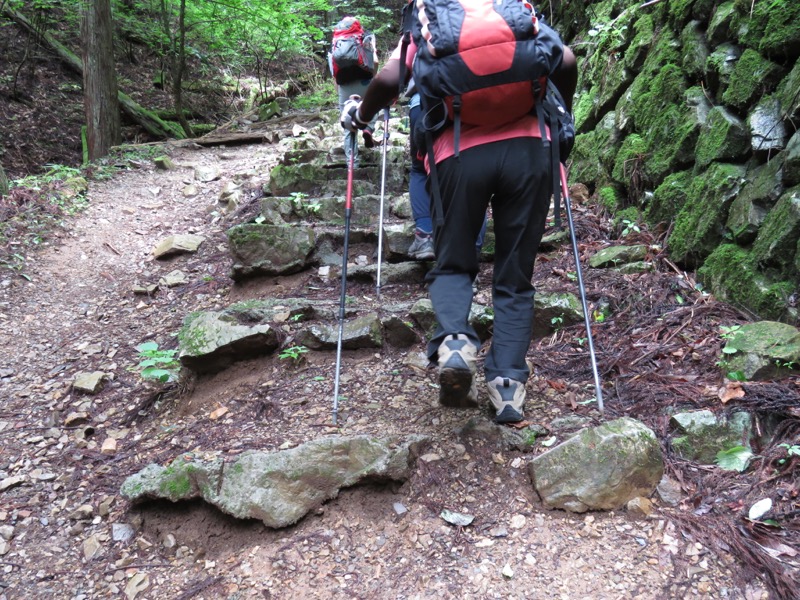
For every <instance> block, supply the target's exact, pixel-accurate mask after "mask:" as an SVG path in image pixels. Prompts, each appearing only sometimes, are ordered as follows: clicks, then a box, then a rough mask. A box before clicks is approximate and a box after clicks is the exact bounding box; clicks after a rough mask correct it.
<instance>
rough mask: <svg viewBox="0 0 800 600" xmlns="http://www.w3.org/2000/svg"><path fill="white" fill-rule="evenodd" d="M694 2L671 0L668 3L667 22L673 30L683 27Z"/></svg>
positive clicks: (693, 0)
mask: <svg viewBox="0 0 800 600" xmlns="http://www.w3.org/2000/svg"><path fill="white" fill-rule="evenodd" d="M694 2H695V0H671V1H670V2H668V5H669V6H668V15H669V21H670V23H671V24H672V25H673V29H675V28H677V27H679V26H683V24H684V23H686V21H688V20H689V17H690V16H691V14H692V5H693V4H694Z"/></svg>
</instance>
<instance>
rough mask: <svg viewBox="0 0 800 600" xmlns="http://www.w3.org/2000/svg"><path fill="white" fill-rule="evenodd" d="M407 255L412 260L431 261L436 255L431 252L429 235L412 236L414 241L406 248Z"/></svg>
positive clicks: (431, 245)
mask: <svg viewBox="0 0 800 600" xmlns="http://www.w3.org/2000/svg"><path fill="white" fill-rule="evenodd" d="M408 255H409V256H410V257H411V258H413V259H414V260H433V259H434V258H436V254H434V252H433V236H432V235H431V234H429V233H427V234H425V233H423V234H420V233H415V234H414V241H413V242H412V243H411V246H409V247H408Z"/></svg>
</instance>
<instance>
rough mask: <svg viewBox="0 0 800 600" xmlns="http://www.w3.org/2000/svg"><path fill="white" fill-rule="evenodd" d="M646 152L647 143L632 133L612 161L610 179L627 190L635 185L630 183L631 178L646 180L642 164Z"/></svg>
mask: <svg viewBox="0 0 800 600" xmlns="http://www.w3.org/2000/svg"><path fill="white" fill-rule="evenodd" d="M647 151H648V143H647V141H646V140H645V139H644V138H643V137H642V136H640V135H638V134H636V133H634V134H632V135H629V136H628V137H626V138H625V141H624V142H622V147H621V148H620V149H619V152H617V157H616V159H615V160H614V169H613V170H612V172H611V177H612V179H613V180H614V181H615V182H617V183H620V184H622V185H623V186H625V187H626V188H628V189H630V188H631V186H632V185H635V183H632V181H631V180H632V179H633V178H636V179H637V180H639V179H646V174H645V173H644V162H645V159H646V158H647Z"/></svg>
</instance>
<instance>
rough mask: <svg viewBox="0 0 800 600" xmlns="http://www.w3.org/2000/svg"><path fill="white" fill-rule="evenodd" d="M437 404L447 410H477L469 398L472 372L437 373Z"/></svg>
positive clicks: (449, 371) (449, 370)
mask: <svg viewBox="0 0 800 600" xmlns="http://www.w3.org/2000/svg"><path fill="white" fill-rule="evenodd" d="M439 386H440V388H439V404H441V405H442V406H447V407H449V408H477V407H478V401H477V399H474V398H470V390H471V389H472V372H471V371H470V370H468V369H442V370H441V371H440V372H439Z"/></svg>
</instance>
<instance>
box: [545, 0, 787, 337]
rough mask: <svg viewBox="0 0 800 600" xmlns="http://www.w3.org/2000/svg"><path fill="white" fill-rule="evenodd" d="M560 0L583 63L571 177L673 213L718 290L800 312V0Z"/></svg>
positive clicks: (677, 241)
mask: <svg viewBox="0 0 800 600" xmlns="http://www.w3.org/2000/svg"><path fill="white" fill-rule="evenodd" d="M550 6H551V7H552V8H551V10H552V11H553V13H552V14H547V11H548V8H544V10H545V12H546V15H545V16H546V17H548V18H549V20H550V21H551V22H552V23H553V24H554V25H555V27H556V29H557V30H559V31H560V32H561V34H562V37H563V38H564V41H565V42H566V43H567V44H568V45H569V46H570V47H571V48H572V49H573V51H574V52H575V54H576V55H577V57H578V64H579V71H580V78H579V82H578V91H577V94H576V97H575V102H574V106H575V119H576V128H577V133H578V137H577V140H576V147H575V150H574V153H573V155H572V157H571V160H572V164H571V167H570V178H571V180H572V181H573V182H582V183H585V184H586V185H587V186H589V189H590V190H592V191H593V192H594V193H595V194H596V197H597V200H598V202H601V203H602V204H603V206H604V207H605V208H607V209H609V210H612V211H614V212H620V211H625V213H626V214H627V215H630V212H631V210H632V209H634V210H637V211H638V213H639V218H640V219H641V221H643V222H647V223H649V224H650V225H653V226H655V225H656V224H659V223H665V222H668V223H670V224H671V225H672V227H671V228H670V229H669V231H671V233H670V237H669V238H668V239H667V246H668V248H667V249H668V250H669V252H670V255H671V257H672V259H673V260H674V261H675V262H677V263H679V264H680V265H681V266H682V267H684V268H686V269H694V270H696V271H697V274H698V278H699V279H700V280H701V281H702V282H703V283H704V284H705V285H706V287H707V288H708V289H709V291H711V292H712V293H714V294H715V295H717V296H719V297H721V298H724V299H726V300H728V301H730V302H732V303H734V304H738V305H740V306H742V307H745V308H747V309H749V310H751V311H753V312H754V313H756V314H758V315H759V316H761V317H763V318H771V319H780V320H784V321H787V322H791V323H795V324H797V323H798V322H800V318H798V312H797V311H796V310H795V308H794V304H795V296H796V290H797V287H798V283H800V192H798V187H797V185H798V183H799V182H800V159H798V156H800V133H798V132H797V128H798V126H799V125H800V65H798V61H797V59H798V56H800V27H798V25H797V24H798V23H800V2H797V1H796V0H755V1H753V0H727V1H720V0H662V1H660V2H654V3H651V4H649V5H647V6H645V5H643V3H642V2H641V0H602V1H601V2H596V1H590V0H575V1H573V2H569V3H567V2H563V3H559V4H558V5H557V6H553V5H550Z"/></svg>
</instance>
